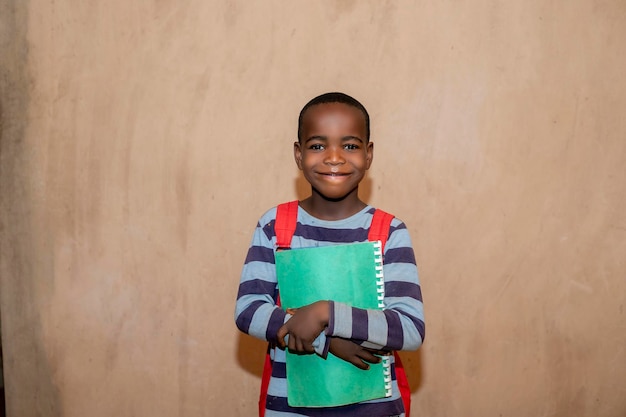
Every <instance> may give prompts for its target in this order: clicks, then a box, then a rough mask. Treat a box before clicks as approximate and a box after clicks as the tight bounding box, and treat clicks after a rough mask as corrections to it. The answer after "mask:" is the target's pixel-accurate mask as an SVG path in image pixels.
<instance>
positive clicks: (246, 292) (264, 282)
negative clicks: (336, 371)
mask: <svg viewBox="0 0 626 417" xmlns="http://www.w3.org/2000/svg"><path fill="white" fill-rule="evenodd" d="M268 213H269V212H268ZM269 217H270V219H269V221H268V214H266V215H265V216H263V217H262V218H261V220H260V221H259V223H258V224H257V227H256V229H255V231H254V235H253V237H252V243H251V244H250V248H249V249H248V254H247V256H246V260H245V262H244V266H243V269H242V272H241V279H240V281H239V291H238V294H237V302H236V304H235V323H236V324H237V327H238V328H239V330H241V331H242V332H244V333H247V334H249V335H251V336H254V337H257V338H259V339H262V340H267V341H268V342H271V343H277V339H276V333H277V332H278V329H279V328H280V326H282V325H283V323H285V322H286V321H287V320H289V318H290V317H291V315H289V314H287V313H285V311H284V310H283V309H281V308H280V307H279V306H278V305H277V298H278V296H277V294H278V286H277V280H276V265H275V258H274V246H275V245H274V241H273V238H274V222H273V216H269ZM329 343H330V339H327V338H326V334H325V333H324V332H322V333H321V334H320V335H319V336H318V337H317V338H316V339H315V341H314V342H313V347H314V349H315V352H316V353H317V354H318V355H320V356H322V357H324V358H325V357H326V356H327V355H328V349H329Z"/></svg>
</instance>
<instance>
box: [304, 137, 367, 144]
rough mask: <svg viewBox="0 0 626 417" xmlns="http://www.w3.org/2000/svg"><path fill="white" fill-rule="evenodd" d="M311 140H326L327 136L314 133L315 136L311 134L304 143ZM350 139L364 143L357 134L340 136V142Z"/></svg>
mask: <svg viewBox="0 0 626 417" xmlns="http://www.w3.org/2000/svg"><path fill="white" fill-rule="evenodd" d="M312 140H321V141H328V137H327V136H321V135H316V136H311V137H310V138H307V139H306V140H305V141H304V143H307V142H310V141H312ZM351 140H358V141H359V142H361V143H365V142H364V141H363V139H361V138H360V137H358V136H344V137H342V138H341V141H342V142H349V141H351Z"/></svg>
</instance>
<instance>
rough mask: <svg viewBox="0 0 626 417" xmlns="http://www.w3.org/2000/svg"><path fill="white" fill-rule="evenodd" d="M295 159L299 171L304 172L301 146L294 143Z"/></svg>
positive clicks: (296, 142)
mask: <svg viewBox="0 0 626 417" xmlns="http://www.w3.org/2000/svg"><path fill="white" fill-rule="evenodd" d="M293 157H294V159H295V160H296V165H298V169H300V170H302V147H301V146H300V142H298V141H295V142H294V143H293Z"/></svg>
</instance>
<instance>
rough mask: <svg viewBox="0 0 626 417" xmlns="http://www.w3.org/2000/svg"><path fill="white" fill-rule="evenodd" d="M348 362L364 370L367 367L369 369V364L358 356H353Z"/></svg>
mask: <svg viewBox="0 0 626 417" xmlns="http://www.w3.org/2000/svg"><path fill="white" fill-rule="evenodd" d="M350 363H351V364H352V365H354V366H356V367H357V368H359V369H363V370H364V371H367V370H368V369H370V365H369V364H368V363H366V362H363V361H362V360H360V359H359V358H358V357H354V358H353V359H352V360H351V361H350Z"/></svg>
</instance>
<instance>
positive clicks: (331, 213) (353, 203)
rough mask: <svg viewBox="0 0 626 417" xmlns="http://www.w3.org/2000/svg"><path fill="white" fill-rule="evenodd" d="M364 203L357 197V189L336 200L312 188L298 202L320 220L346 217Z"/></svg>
mask: <svg viewBox="0 0 626 417" xmlns="http://www.w3.org/2000/svg"><path fill="white" fill-rule="evenodd" d="M366 205H367V204H365V203H364V202H363V201H361V200H360V199H359V196H358V193H357V189H355V190H354V191H353V192H351V193H350V194H348V195H347V196H345V197H343V198H341V199H338V200H330V199H327V198H325V197H324V196H322V195H321V194H319V193H318V192H317V191H316V190H315V189H313V192H312V194H311V196H310V197H308V198H306V199H304V200H302V201H301V202H300V206H301V207H302V208H303V209H304V210H306V211H307V212H308V213H309V214H310V215H311V216H313V217H317V218H318V219H321V220H342V219H346V218H348V217H350V216H352V215H354V214H356V213H358V212H359V211H361V210H363V208H364V207H365V206H366Z"/></svg>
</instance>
